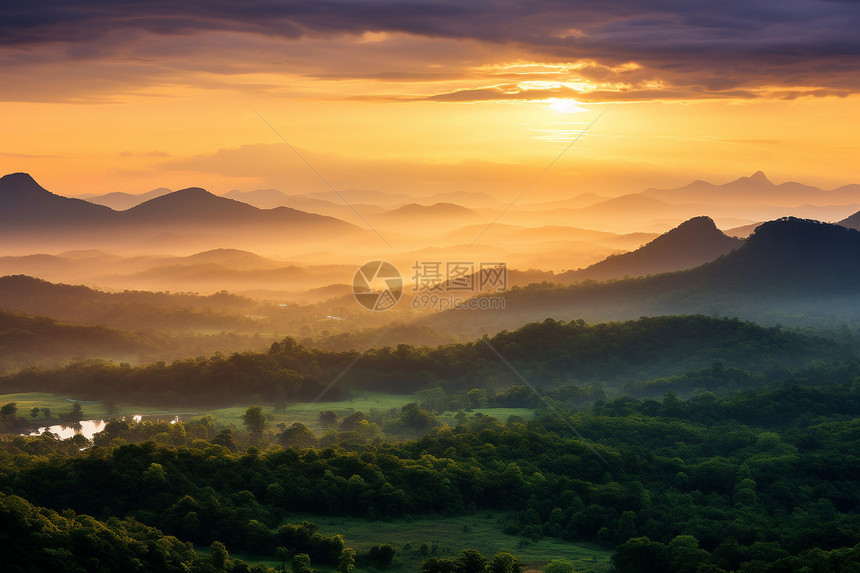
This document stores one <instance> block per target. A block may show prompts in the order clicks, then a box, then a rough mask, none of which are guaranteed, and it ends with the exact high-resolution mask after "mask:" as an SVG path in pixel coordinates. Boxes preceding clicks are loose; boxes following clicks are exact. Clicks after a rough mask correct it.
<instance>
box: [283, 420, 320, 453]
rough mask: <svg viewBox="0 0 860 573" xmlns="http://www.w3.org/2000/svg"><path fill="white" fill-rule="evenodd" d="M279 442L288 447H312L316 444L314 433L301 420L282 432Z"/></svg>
mask: <svg viewBox="0 0 860 573" xmlns="http://www.w3.org/2000/svg"><path fill="white" fill-rule="evenodd" d="M278 443H279V444H281V445H282V446H286V447H294V448H311V447H313V446H315V445H316V443H317V439H316V436H314V433H313V432H312V431H311V430H310V429H309V428H308V427H307V426H305V425H304V424H302V423H301V422H296V423H294V424H293V425H292V426H290V427H289V428H287V429H286V430H284V431H283V432H281V433H280V434H278Z"/></svg>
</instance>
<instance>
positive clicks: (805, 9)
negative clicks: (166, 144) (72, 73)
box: [0, 0, 860, 101]
mask: <svg viewBox="0 0 860 573" xmlns="http://www.w3.org/2000/svg"><path fill="white" fill-rule="evenodd" d="M858 28H860V3H857V2H848V1H841V2H840V1H820V0H786V1H784V2H776V1H771V0H750V1H748V2H686V3H681V2H677V1H676V0H654V1H651V2H647V3H642V2H639V1H634V0H606V1H604V2H600V3H594V2H570V1H567V0H528V1H526V0H519V1H517V0H472V1H470V2H462V1H460V0H442V1H428V0H416V1H410V2H399V3H392V2H390V1H389V0H385V1H383V0H359V1H356V0H319V1H315V2H306V1H298V0H280V1H272V0H249V1H245V2H232V1H228V0H205V1H204V0H190V1H188V2H181V3H177V2H168V1H166V0H144V1H138V2H133V3H130V2H114V1H112V0H83V1H69V0H45V1H42V2H18V1H13V2H4V3H2V6H0V52H2V61H0V65H3V66H7V67H14V66H15V63H16V62H26V61H31V60H30V58H32V54H34V53H36V54H43V55H44V56H45V58H46V59H47V60H48V61H52V59H53V61H54V62H63V61H93V60H111V61H113V62H114V67H115V68H116V69H111V70H102V72H103V73H106V74H108V75H109V76H110V77H116V78H117V80H118V81H120V82H127V81H129V80H128V78H126V77H125V74H130V75H131V76H134V77H138V78H143V80H142V81H159V80H160V81H165V82H167V81H170V80H171V79H174V78H175V77H176V76H177V75H178V73H177V72H178V69H181V68H185V69H186V72H188V73H191V72H200V71H206V72H208V73H215V74H218V75H229V74H237V73H248V71H249V70H259V69H267V70H269V71H276V72H279V73H298V74H304V75H307V76H311V77H319V78H323V79H327V80H337V79H347V78H350V77H353V78H364V79H376V80H382V81H388V82H401V83H406V82H409V83H419V84H420V83H433V82H439V81H455V80H458V79H459V80H462V79H463V75H468V74H473V76H472V77H473V78H474V77H475V76H477V77H478V78H480V77H482V76H486V75H493V73H492V71H488V70H479V67H480V65H481V64H488V63H499V62H500V61H504V60H502V58H506V57H507V58H509V57H510V56H511V55H512V54H515V55H516V57H517V59H520V60H523V61H533V62H544V63H549V65H553V62H583V61H592V62H594V64H593V65H591V66H585V67H582V68H578V69H570V70H555V71H550V72H549V73H553V74H556V75H566V76H570V77H575V78H580V79H583V80H588V81H593V82H600V81H609V82H619V81H621V80H620V78H622V77H632V79H633V84H634V85H633V88H632V89H625V90H618V89H610V90H606V89H599V87H598V89H595V90H592V93H593V94H599V95H600V96H601V97H606V98H607V99H609V100H611V101H631V100H638V99H641V98H649V97H654V98H657V99H677V98H682V99H683V98H702V97H741V98H743V97H787V98H791V97H802V96H806V95H810V96H816V97H820V96H834V95H835V96H839V95H844V94H845V93H854V92H856V91H857V90H858V89H860V57H858V56H860V35H858V34H857V33H856V30H857V29H858ZM228 36H229V37H231V38H233V39H236V40H238V42H237V43H236V44H234V43H233V42H230V43H224V42H223V40H224V39H225V38H227V37H228ZM146 38H149V40H146V41H144V39H146ZM152 38H158V39H160V40H161V42H160V43H161V44H162V45H163V48H162V49H161V50H160V51H159V50H158V49H157V48H156V47H155V46H157V45H158V44H159V42H153V41H152ZM242 38H244V39H242ZM251 38H255V39H251ZM142 44H143V45H144V48H145V49H143V50H141V51H143V52H145V53H142V54H138V53H137V52H138V49H139V48H141V45H142ZM255 44H256V45H257V46H266V47H267V48H266V49H263V50H257V51H256V52H255V51H254V49H253V45H255ZM276 47H278V48H279V49H277V50H276V49H275V48H276ZM494 53H495V55H493V54H494ZM117 54H121V55H123V56H125V57H128V58H133V57H139V58H140V59H139V60H135V62H136V63H134V64H133V63H132V60H131V59H126V60H124V64H123V65H120V64H119V63H117V61H116V60H115V59H114V58H116V56H117ZM253 54H256V58H255V57H253ZM198 56H199V57H198ZM261 56H262V57H261ZM276 56H277V57H276ZM508 61H510V60H508ZM428 62H434V63H438V65H439V66H440V67H439V68H437V69H427V63H428ZM631 62H635V64H636V66H637V67H635V68H628V69H624V68H623V67H621V66H623V65H624V64H629V63H631ZM42 63H43V64H44V63H45V62H44V61H43V62H42ZM542 73H544V74H545V73H547V72H546V71H544V72H542ZM95 74H96V72H93V73H92V74H91V75H92V76H94V75H95ZM527 75H532V76H535V75H538V72H537V71H536V70H532V71H531V72H527ZM500 79H501V78H500ZM645 80H649V81H656V80H660V81H662V82H663V83H664V84H665V85H666V86H669V87H668V88H667V89H663V90H660V89H658V90H653V89H652V90H648V89H640V88H637V87H636V85H635V84H636V82H637V81H638V82H642V81H645ZM33 81H34V82H36V83H37V85H38V79H37V78H33ZM483 84H484V86H486V84H487V82H486V81H484V82H483ZM466 87H467V88H468V89H469V90H471V92H472V94H471V95H472V96H474V97H480V96H481V93H478V92H477V90H482V89H487V88H486V87H482V86H480V85H478V86H475V85H471V86H466ZM260 88H261V89H265V86H260ZM765 88H766V89H765ZM778 88H781V89H782V91H783V92H785V93H784V94H783V95H779V94H778V93H777V92H778ZM82 89H83V86H82ZM490 89H492V88H490ZM697 90H699V91H697ZM461 91H462V90H459V89H451V90H448V91H447V92H445V93H448V94H451V95H445V93H438V94H437V93H429V94H428V93H426V92H425V93H424V94H423V95H424V96H425V97H427V96H429V98H430V99H432V100H433V101H463V100H462V99H458V98H464V97H468V94H464V93H460V92H461ZM454 94H458V95H454ZM733 94H736V95H733ZM413 95H418V94H415V93H414V92H413ZM483 95H485V96H491V95H493V94H492V93H488V92H484V93H483ZM532 95H536V94H532ZM418 99H420V98H418ZM500 99H502V100H504V99H510V98H509V96H508V95H506V94H501V96H500ZM475 101H477V100H475Z"/></svg>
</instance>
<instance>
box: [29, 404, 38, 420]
mask: <svg viewBox="0 0 860 573" xmlns="http://www.w3.org/2000/svg"><path fill="white" fill-rule="evenodd" d="M30 415H31V416H32V417H34V418H35V417H37V416H38V415H39V408H36V407H33V409H32V410H30Z"/></svg>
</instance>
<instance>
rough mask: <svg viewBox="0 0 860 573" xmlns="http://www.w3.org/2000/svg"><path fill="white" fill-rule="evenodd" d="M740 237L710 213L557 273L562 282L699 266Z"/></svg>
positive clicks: (737, 243)
mask: <svg viewBox="0 0 860 573" xmlns="http://www.w3.org/2000/svg"><path fill="white" fill-rule="evenodd" d="M742 244H743V241H742V240H740V239H736V238H734V237H728V236H726V235H725V234H723V232H722V231H720V230H719V229H717V226H716V225H715V224H714V221H713V219H711V218H710V217H694V218H692V219H690V220H688V221H685V222H684V223H681V224H680V225H679V226H677V227H675V228H674V229H672V230H671V231H669V232H667V233H664V234H663V235H660V236H659V237H657V238H656V239H654V240H653V241H651V242H650V243H648V244H646V245H643V246H642V247H640V248H638V249H636V250H635V251H631V252H629V253H623V254H619V255H612V256H610V257H609V258H607V259H605V260H603V261H600V262H598V263H595V264H593V265H591V266H589V267H587V268H584V269H580V270H577V271H568V272H566V273H562V274H560V275H559V279H560V280H561V281H563V282H570V281H581V280H586V279H592V280H608V279H617V278H625V277H637V276H644V275H653V274H657V273H665V272H670V271H679V270H684V269H691V268H693V267H698V266H699V265H703V264H705V263H707V262H710V261H713V260H714V259H716V258H717V257H719V256H721V255H725V254H726V253H728V252H730V251H732V250H734V249H736V248H738V247H740V246H741V245H742Z"/></svg>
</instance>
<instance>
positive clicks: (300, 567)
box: [292, 553, 314, 573]
mask: <svg viewBox="0 0 860 573" xmlns="http://www.w3.org/2000/svg"><path fill="white" fill-rule="evenodd" d="M292 565H293V573H314V569H313V567H311V558H310V556H309V555H308V554H307V553H299V554H298V555H296V556H295V557H293V564H292Z"/></svg>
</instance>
